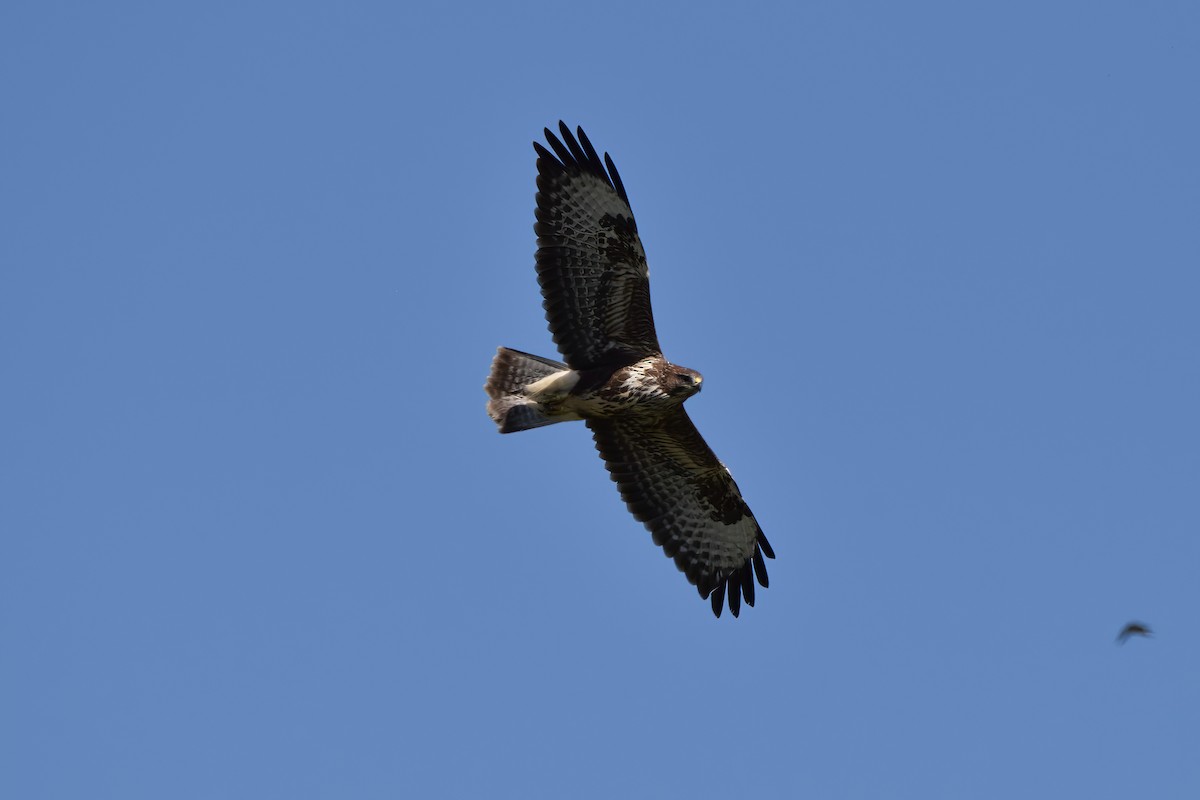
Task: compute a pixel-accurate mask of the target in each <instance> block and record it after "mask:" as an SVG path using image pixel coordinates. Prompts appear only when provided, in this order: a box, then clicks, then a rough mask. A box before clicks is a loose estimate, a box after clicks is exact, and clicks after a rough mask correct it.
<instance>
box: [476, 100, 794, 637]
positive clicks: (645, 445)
mask: <svg viewBox="0 0 1200 800" xmlns="http://www.w3.org/2000/svg"><path fill="white" fill-rule="evenodd" d="M559 130H560V132H561V135H562V141H560V140H559V139H558V138H557V137H556V136H555V135H554V134H553V133H551V132H550V130H549V129H547V130H546V131H545V134H546V141H547V143H548V144H549V145H550V147H551V149H552V150H553V151H554V152H553V153H551V152H550V150H547V149H546V148H545V147H543V146H542V145H540V144H538V143H536V142H535V143H534V149H535V150H536V151H537V154H538V161H537V167H538V181H537V183H538V195H537V220H538V221H537V224H536V225H535V226H534V230H535V232H536V233H537V235H538V251H537V273H538V283H539V284H540V286H541V288H542V296H543V304H542V305H543V307H544V308H545V310H546V319H547V321H548V322H549V326H550V332H551V333H552V334H553V337H554V341H555V343H556V344H557V345H558V348H559V351H560V352H561V353H562V355H563V358H564V359H565V362H559V361H555V360H553V359H548V358H543V357H541V356H535V355H531V354H529V353H522V352H520V351H519V350H511V349H509V348H505V347H501V348H499V350H498V351H497V353H496V357H495V359H494V360H493V361H492V370H491V374H490V376H489V377H488V382H487V384H486V386H485V389H486V390H487V393H488V396H489V398H490V400H489V402H488V414H489V415H490V416H491V417H492V419H493V420H494V421H495V422H496V424H497V425H498V426H499V428H500V432H501V433H513V432H516V431H522V430H528V429H530V428H538V427H542V426H544V425H551V424H554V423H557V422H568V421H572V420H584V421H585V422H586V424H587V426H588V427H589V428H590V429H591V430H592V436H593V439H594V440H595V444H596V448H597V450H599V452H600V455H601V457H602V458H603V459H604V461H605V463H606V465H607V467H608V470H609V472H610V473H611V477H612V479H613V480H614V481H615V482H616V483H617V485H618V487H619V488H620V490H621V497H622V499H624V500H625V502H626V504H627V505H628V507H629V510H630V511H631V512H632V513H633V515H634V516H635V517H636V518H637V519H639V520H641V521H642V522H643V523H645V525H646V527H647V528H649V529H650V531H651V533H652V534H653V538H654V541H655V543H656V544H659V545H661V546H662V548H663V550H664V552H665V553H666V554H667V555H669V556H671V557H673V558H674V559H675V563H676V565H677V566H678V567H679V569H680V570H682V571H683V572H684V573H685V574H686V575H687V577H688V580H689V581H690V582H691V583H692V584H694V585H695V586H696V588H697V589H698V590H699V592H700V595H701V597H705V598H711V600H712V606H713V612H714V613H715V614H716V615H717V616H720V614H721V609H722V607H723V605H724V600H725V597H726V594H728V599H729V609H730V611H731V612H732V613H733V614H734V616H737V615H738V613H739V611H740V609H741V601H742V599H743V598H744V599H745V600H746V603H747V605H751V606H752V605H754V581H755V577H757V579H758V582H759V583H760V584H761V585H762V586H764V587H765V586H766V585H767V571H766V564H765V562H764V555H765V556H766V557H768V558H774V553H773V552H772V550H771V546H770V544H768V542H767V539H766V537H765V536H764V535H763V532H762V529H761V528H760V527H759V525H758V522H757V521H756V520H755V518H754V515H753V513H751V511H750V508H749V507H748V506H747V505H746V503H745V501H744V500H743V499H742V495H741V492H740V491H739V490H738V487H737V484H736V483H734V481H733V477H732V476H731V475H730V474H729V470H727V469H726V468H725V465H724V464H722V463H721V462H720V461H719V460H718V459H717V457H716V456H715V455H714V454H713V452H712V450H711V449H709V447H708V445H707V444H706V443H705V442H704V439H703V438H702V437H701V436H700V433H699V431H697V430H696V427H695V425H693V424H692V421H691V419H690V418H689V417H688V415H687V412H686V411H685V410H684V409H683V402H684V401H685V400H687V399H688V398H689V397H691V396H692V395H694V394H696V393H697V392H699V391H700V387H701V384H702V382H703V379H702V378H701V376H700V373H698V372H696V371H695V370H691V369H687V368H686V367H679V366H676V365H674V364H672V363H671V362H670V361H668V360H667V359H666V358H665V357H664V356H663V354H662V350H661V347H660V346H659V344H658V336H657V333H656V331H655V328H654V317H653V314H652V312H651V307H650V282H649V275H650V273H649V269H648V268H647V265H646V254H645V251H644V250H643V248H642V243H641V240H640V238H639V236H638V232H637V223H636V222H635V221H634V219H633V212H632V210H631V209H630V207H629V198H628V197H627V196H626V194H625V187H624V186H623V185H622V183H621V178H620V175H618V173H617V169H616V165H614V164H613V162H612V159H611V158H609V157H608V154H605V156H604V160H603V161H601V159H600V157H599V156H598V155H597V154H596V151H595V149H594V148H593V147H592V145H591V142H589V141H588V138H587V136H586V135H585V134H584V133H583V130H582V129H578V134H579V137H578V139H576V138H575V136H573V135H572V134H571V131H570V129H569V128H567V126H566V125H564V124H563V123H561V122H560V123H559Z"/></svg>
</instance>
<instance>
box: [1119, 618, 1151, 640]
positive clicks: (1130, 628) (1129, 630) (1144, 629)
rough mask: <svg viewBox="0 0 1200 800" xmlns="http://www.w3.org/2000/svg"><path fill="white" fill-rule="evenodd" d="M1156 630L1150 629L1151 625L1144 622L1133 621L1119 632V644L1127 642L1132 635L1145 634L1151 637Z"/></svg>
mask: <svg viewBox="0 0 1200 800" xmlns="http://www.w3.org/2000/svg"><path fill="white" fill-rule="evenodd" d="M1153 634H1154V631H1152V630H1150V626H1149V625H1147V624H1146V623H1144V622H1131V623H1129V624H1128V625H1126V626H1125V627H1124V628H1122V629H1121V632H1120V633H1118V634H1117V644H1125V642H1127V641H1129V637H1130V636H1145V637H1146V638H1150V637H1151V636H1152V635H1153Z"/></svg>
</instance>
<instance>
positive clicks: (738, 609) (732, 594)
mask: <svg viewBox="0 0 1200 800" xmlns="http://www.w3.org/2000/svg"><path fill="white" fill-rule="evenodd" d="M725 587H726V589H727V590H728V591H729V611H730V612H731V613H732V614H733V616H734V617H737V616H738V615H739V614H741V613H742V582H741V580H740V579H739V577H738V573H736V572H735V573H733V574H732V575H730V576H729V577H728V578H726V579H725Z"/></svg>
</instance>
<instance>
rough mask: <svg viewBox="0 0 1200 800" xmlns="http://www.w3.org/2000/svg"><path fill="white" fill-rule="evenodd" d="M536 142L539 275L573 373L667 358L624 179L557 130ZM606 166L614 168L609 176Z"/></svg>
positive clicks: (588, 147) (584, 144)
mask: <svg viewBox="0 0 1200 800" xmlns="http://www.w3.org/2000/svg"><path fill="white" fill-rule="evenodd" d="M558 126H559V130H560V131H561V133H562V137H563V141H559V140H558V138H557V137H555V135H554V134H553V133H551V132H550V129H549V128H547V129H546V141H547V142H548V143H549V144H550V147H551V148H552V149H553V151H554V152H553V153H551V152H550V151H549V150H547V149H546V148H545V147H543V146H542V145H540V144H538V143H537V142H534V143H533V149H534V150H536V151H537V154H538V160H537V168H538V179H537V186H538V193H537V224H535V225H534V226H533V229H534V231H535V232H536V233H537V237H538V240H537V242H538V250H537V273H538V284H540V285H541V287H542V297H543V302H542V306H543V307H544V308H545V309H546V321H547V322H548V323H550V333H551V334H553V336H554V342H555V344H557V345H558V349H559V352H561V353H562V354H563V358H564V359H565V360H566V362H567V364H569V365H570V366H571V367H572V368H573V369H590V368H591V367H596V366H600V365H607V364H630V363H633V362H634V361H637V360H639V359H641V358H644V357H646V356H651V355H657V354H658V353H659V352H661V349H662V348H660V347H659V344H658V335H657V334H656V333H655V331H654V315H653V313H652V312H651V310H650V272H649V270H648V268H647V267H646V251H645V250H643V249H642V242H641V240H640V239H639V238H638V232H637V223H636V222H634V220H633V211H632V210H631V209H630V208H629V198H628V197H627V196H626V195H625V187H624V186H622V185H621V176H620V175H618V174H617V167H616V165H615V164H613V162H612V159H611V158H609V157H608V154H607V153H605V154H604V161H601V160H600V157H599V156H598V155H596V150H595V148H593V147H592V143H591V142H589V141H588V138H587V135H586V134H584V132H583V129H582V128H579V129H578V131H579V139H578V141H577V140H576V139H575V137H574V136H572V135H571V129H570V128H568V127H567V126H566V125H565V124H563V123H562V122H559V123H558ZM605 165H607V167H608V169H607V171H606V170H605Z"/></svg>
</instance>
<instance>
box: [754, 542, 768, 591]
mask: <svg viewBox="0 0 1200 800" xmlns="http://www.w3.org/2000/svg"><path fill="white" fill-rule="evenodd" d="M754 571H755V572H756V573H757V574H758V582H759V583H760V584H761V585H762V587H763V588H764V589H768V588H770V586H771V583H770V580H769V579H768V578H767V562H766V561H764V560H763V555H762V550H760V549H758V548H757V547H756V548H754Z"/></svg>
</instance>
